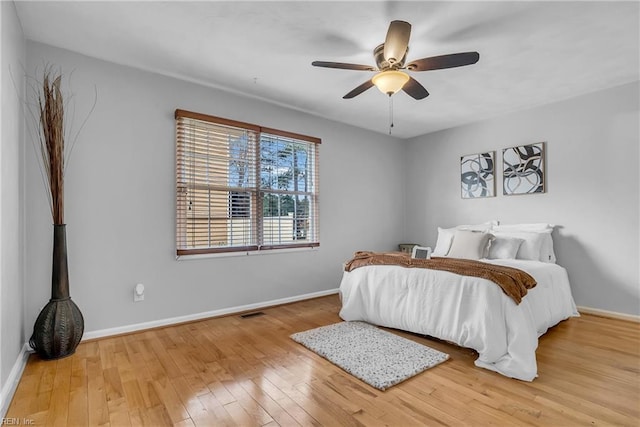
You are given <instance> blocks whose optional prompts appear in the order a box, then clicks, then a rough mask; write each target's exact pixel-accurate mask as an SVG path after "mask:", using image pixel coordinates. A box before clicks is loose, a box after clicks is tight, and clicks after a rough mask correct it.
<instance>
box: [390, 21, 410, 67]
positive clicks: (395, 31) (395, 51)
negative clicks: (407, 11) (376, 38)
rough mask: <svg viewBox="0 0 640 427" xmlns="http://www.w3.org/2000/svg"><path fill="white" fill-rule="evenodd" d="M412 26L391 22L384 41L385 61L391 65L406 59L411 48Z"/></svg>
mask: <svg viewBox="0 0 640 427" xmlns="http://www.w3.org/2000/svg"><path fill="white" fill-rule="evenodd" d="M410 36H411V24H409V23H408V22H405V21H391V24H389V29H388V30H387V38H386V39H385V40H384V59H386V60H387V62H388V63H389V64H391V65H393V64H395V63H396V62H399V61H400V60H402V58H404V55H405V53H407V48H408V47H409V37H410Z"/></svg>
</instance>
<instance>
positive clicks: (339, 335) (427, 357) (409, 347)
mask: <svg viewBox="0 0 640 427" xmlns="http://www.w3.org/2000/svg"><path fill="white" fill-rule="evenodd" d="M291 339H293V340H294V341H296V342H298V343H300V344H302V345H304V346H305V347H307V348H308V349H309V350H311V351H314V352H315V353H317V354H319V355H320V356H322V357H324V358H325V359H327V360H329V361H330V362H331V363H333V364H335V365H337V366H339V367H341V368H342V369H344V370H345V371H347V372H348V373H350V374H351V375H353V376H354V377H356V378H359V379H361V380H362V381H364V382H366V383H367V384H369V385H371V386H372V387H375V388H377V389H379V390H386V389H387V388H389V387H391V386H394V385H396V384H398V383H400V382H402V381H404V380H406V379H407V378H411V377H412V376H414V375H416V374H419V373H420V372H422V371H425V370H427V369H429V368H431V367H433V366H435V365H437V364H439V363H442V362H444V361H445V360H447V359H448V358H449V355H448V354H446V353H442V352H440V351H437V350H434V349H432V348H429V347H427V346H424V345H422V344H418V343H417V342H414V341H411V340H408V339H406V338H402V337H400V336H398V335H394V334H392V333H391V332H387V331H385V330H382V329H379V328H377V327H375V326H373V325H370V324H368V323H364V322H340V323H335V324H333V325H328V326H322V327H320V328H316V329H311V330H308V331H304V332H298V333H295V334H293V335H291Z"/></svg>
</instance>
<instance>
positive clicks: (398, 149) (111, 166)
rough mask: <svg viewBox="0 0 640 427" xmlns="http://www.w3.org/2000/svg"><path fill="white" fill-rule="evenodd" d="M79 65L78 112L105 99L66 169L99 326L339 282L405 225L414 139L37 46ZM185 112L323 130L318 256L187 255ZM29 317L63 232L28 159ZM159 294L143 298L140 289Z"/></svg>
mask: <svg viewBox="0 0 640 427" xmlns="http://www.w3.org/2000/svg"><path fill="white" fill-rule="evenodd" d="M43 63H50V64H54V65H56V66H59V67H61V68H62V70H63V71H64V72H65V73H66V74H67V75H68V74H69V73H70V72H71V71H73V76H72V82H71V85H72V88H73V92H74V93H75V97H76V101H77V106H76V115H75V116H76V117H75V120H76V121H79V120H81V119H82V118H83V116H84V113H85V112H86V111H87V110H88V109H89V108H90V105H91V103H92V101H93V88H94V85H95V87H97V90H98V103H97V107H96V109H95V111H94V112H93V114H92V116H91V117H90V118H89V121H88V122H87V124H86V127H85V129H84V130H83V132H82V133H81V135H80V138H79V140H78V142H77V145H76V146H75V149H74V152H73V157H72V158H71V161H70V163H69V168H68V171H67V175H66V190H65V191H66V197H65V202H66V223H67V239H68V253H69V274H70V288H71V295H72V298H73V300H74V301H75V302H76V303H77V304H78V306H79V307H80V309H81V310H82V312H83V314H84V316H85V326H86V331H88V332H91V331H96V330H102V329H106V328H114V327H119V326H124V325H131V324H136V323H142V322H148V321H153V320H159V319H166V318H172V317H175V316H182V315H189V314H195V313H201V312H207V311H211V310H216V309H222V308H228V307H235V306H239V305H244V304H250V303H257V302H262V301H269V300H273V299H278V298H285V297H291V296H295V295H301V294H307V293H311V292H316V291H322V290H329V289H334V288H337V287H338V285H339V281H340V277H341V265H342V263H343V262H344V261H345V260H347V259H348V258H349V257H350V256H351V255H352V253H353V252H354V251H356V250H360V249H372V250H390V249H394V248H395V247H397V246H396V245H397V243H398V242H399V240H400V239H401V238H402V236H403V234H404V229H403V227H404V224H403V221H404V218H403V216H402V211H403V209H402V206H404V201H405V197H404V192H403V191H402V187H403V183H404V177H403V176H402V174H400V173H393V174H388V173H387V172H388V171H401V170H402V168H403V162H404V151H403V150H404V149H403V145H402V142H401V141H398V140H395V139H393V138H389V137H388V136H385V135H380V134H375V133H372V132H367V131H363V130H361V129H357V128H354V127H350V126H346V125H342V124H338V123H335V122H330V121H327V120H324V119H320V118H316V117H312V116H310V115H307V114H303V113H300V112H296V111H293V110H287V109H284V108H281V107H277V106H274V105H271V104H268V103H264V102H260V101H255V100H251V99H248V98H242V97H239V96H236V95H232V94H228V93H224V92H221V91H217V90H214V89H210V88H206V87H202V86H198V85H195V84H191V83H187V82H183V81H179V80H176V79H172V78H168V77H163V76H159V75H156V74H153V73H148V72H143V71H139V70H135V69H132V68H128V67H124V66H119V65H116V64H113V63H108V62H103V61H100V60H97V59H93V58H89V57H86V56H82V55H78V54H75V53H72V52H69V51H65V50H60V49H57V48H54V47H51V46H47V45H43V44H38V43H33V42H28V44H27V64H28V65H27V69H28V70H29V71H30V72H32V70H34V69H35V68H36V67H40V69H41V68H42V64H43ZM176 108H181V109H186V110H192V111H197V112H201V113H205V114H211V115H217V116H221V117H226V118H230V119H234V120H240V121H246V122H250V123H255V124H259V125H263V126H268V127H273V128H278V129H283V130H287V131H292V132H297V133H303V134H308V135H312V136H316V137H319V138H321V139H322V145H321V147H320V201H321V202H320V203H321V207H320V236H321V239H320V240H321V246H320V248H319V250H317V251H307V252H297V253H280V254H276V253H274V254H270V255H260V256H251V257H231V258H214V259H204V260H189V261H176V260H175V243H174V242H175V178H174V176H175V172H174V170H175V141H174V138H175V137H174V135H175V127H174V119H173V114H174V110H175V109H176ZM26 165H27V170H26V181H27V183H26V185H27V187H26V207H27V209H26V212H27V214H26V223H27V236H26V252H27V259H26V262H27V266H26V270H27V275H26V292H27V295H28V296H29V298H28V301H27V304H26V324H27V325H28V327H29V328H30V327H31V326H30V325H32V324H33V321H34V320H35V318H36V316H37V314H38V311H39V310H40V308H41V307H42V306H43V305H44V304H45V303H46V302H47V300H48V298H49V283H50V268H51V267H50V260H51V239H52V227H51V218H50V216H49V211H48V208H47V205H46V201H45V200H46V199H45V193H44V190H43V188H42V183H41V179H40V174H39V172H38V169H37V166H36V163H35V157H34V156H33V155H30V153H28V155H27V156H26ZM137 282H143V283H144V284H145V286H146V299H145V301H144V302H141V303H133V287H134V285H135V284H136V283H137Z"/></svg>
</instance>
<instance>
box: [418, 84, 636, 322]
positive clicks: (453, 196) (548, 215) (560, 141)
mask: <svg viewBox="0 0 640 427" xmlns="http://www.w3.org/2000/svg"><path fill="white" fill-rule="evenodd" d="M639 93H640V87H639V84H638V83H637V82H636V83H633V84H628V85H624V86H621V87H617V88H614V89H610V90H605V91H601V92H596V93H593V94H590V95H586V96H581V97H579V98H575V99H571V100H567V101H564V102H559V103H555V104H551V105H546V106H542V107H539V108H535V109H532V110H528V111H523V112H519V113H515V114H510V115H508V116H504V117H500V118H496V119H493V120H487V121H484V122H480V123H476V124H471V125H468V126H462V127H458V128H454V129H449V130H445V131H441V132H437V133H433V134H430V135H425V136H422V137H418V138H415V139H413V140H410V141H408V147H407V151H406V155H407V166H408V175H407V194H408V197H407V211H408V212H409V215H408V218H409V222H408V226H407V233H408V235H407V236H406V237H407V238H408V239H409V240H415V241H418V242H421V243H425V244H431V245H434V244H435V240H436V237H437V227H438V226H445V227H446V226H453V225H456V224H463V223H475V222H483V221H486V220H489V219H498V220H500V221H501V222H502V223H505V224H507V223H518V222H550V223H553V224H558V225H560V226H561V227H560V228H559V229H558V230H557V231H556V232H554V235H553V236H554V241H555V248H556V253H557V257H558V263H559V264H561V265H563V266H565V267H566V268H567V270H568V272H569V277H570V280H571V285H572V289H573V294H574V297H575V300H576V303H577V304H578V305H581V306H587V307H592V308H599V309H603V310H611V311H615V312H621V313H628V314H634V315H639V314H640V274H639V270H638V269H639V264H640V252H639V237H638V236H639V233H640V228H639V225H638V223H639V220H640V219H639V218H640V213H639V208H638V206H639V188H640V185H639V175H638V169H639V166H638V165H639V164H640V163H639V160H640V158H639V151H638V146H639V144H640V135H639V133H640V113H639V100H638V98H639ZM540 141H546V150H547V151H546V162H547V163H546V164H547V166H546V167H547V184H548V191H547V193H545V194H539V195H525V196H503V195H502V185H501V184H502V182H501V179H502V170H501V167H502V163H501V162H502V157H501V155H502V151H501V150H502V149H503V148H506V147H511V146H514V145H521V144H529V143H535V142H540ZM485 151H496V155H497V157H496V164H497V169H498V173H497V175H496V178H497V193H498V196H497V197H493V198H487V199H473V200H463V199H461V197H460V176H459V174H460V156H462V155H466V154H473V153H479V152H485Z"/></svg>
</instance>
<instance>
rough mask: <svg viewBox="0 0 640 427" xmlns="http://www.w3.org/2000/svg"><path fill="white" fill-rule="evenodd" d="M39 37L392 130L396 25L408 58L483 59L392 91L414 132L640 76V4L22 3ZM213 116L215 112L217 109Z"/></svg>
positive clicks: (29, 31)
mask: <svg viewBox="0 0 640 427" xmlns="http://www.w3.org/2000/svg"><path fill="white" fill-rule="evenodd" d="M16 7H17V10H18V16H19V17H20V20H21V22H22V26H23V29H24V32H25V35H26V37H27V38H28V39H31V40H35V41H38V42H42V43H47V44H50V45H53V46H58V47H62V48H65V49H69V50H72V51H75V52H79V53H83V54H85V55H89V56H93V57H97V58H100V59H104V60H108V61H112V62H116V63H119V64H125V65H129V66H133V67H137V68H141V69H144V70H149V71H153V72H157V73H160V74H164V75H168V76H174V77H178V78H181V79H185V80H190V81H194V82H198V83H201V84H204V85H208V86H212V87H217V88H222V89H225V90H229V91H232V92H236V93H242V94H246V95H249V96H252V97H256V98H260V99H265V100H268V101H270V102H273V103H276V104H279V105H283V106H287V107H290V108H294V109H298V110H302V111H306V112H309V113H311V114H315V115H318V116H321V117H325V118H328V119H331V120H336V121H340V122H345V123H349V124H352V125H354V126H358V127H362V128H366V129H371V130H373V131H376V132H381V133H387V132H388V112H389V106H388V100H387V97H386V95H383V94H382V93H380V92H379V91H378V90H377V89H375V88H372V89H369V90H368V91H366V92H365V93H363V94H362V95H360V96H358V97H356V98H354V99H351V100H344V99H342V96H343V95H344V94H346V93H347V92H349V91H350V90H351V89H353V88H355V87H356V86H358V85H359V84H361V83H363V82H364V81H366V80H367V79H369V78H371V76H372V75H373V73H372V72H365V71H348V70H335V69H326V68H316V67H312V66H311V62H312V61H314V60H323V61H336V62H350V63H357V64H370V65H375V62H374V60H373V56H372V50H373V49H374V48H375V47H376V46H377V45H378V44H380V43H382V42H383V41H384V38H385V35H386V31H387V28H388V25H389V22H390V21H392V20H394V19H400V20H406V21H408V22H410V23H411V24H412V26H413V28H412V33H411V41H410V44H409V54H408V56H407V62H409V61H411V60H414V59H419V58H423V57H428V56H435V55H442V54H448V53H456V52H465V51H477V52H479V53H480V61H479V62H478V63H477V64H475V65H470V66H467V67H460V68H453V69H447V70H438V71H427V72H420V73H413V74H412V75H413V77H415V78H416V79H417V80H418V81H419V82H420V83H422V84H423V85H424V86H425V87H426V88H427V90H428V91H429V92H430V94H431V95H430V96H429V97H427V98H426V99H423V100H420V101H416V100H414V99H412V98H410V97H409V96H408V95H406V94H405V93H403V92H400V93H398V94H396V95H395V96H394V97H393V101H394V112H395V114H394V115H395V127H394V130H393V134H394V135H395V136H397V137H399V138H409V137H413V136H417V135H421V134H425V133H429V132H433V131H436V130H440V129H445V128H449V127H453V126H457V125H461V124H465V123H470V122H473V121H477V120H481V119H485V118H489V117H494V116H499V115H502V114H505V113H508V112H511V111H516V110H521V109H526V108H530V107H533V106H537V105H541V104H546V103H550V102H553V101H558V100H562V99H566V98H570V97H573V96H577V95H580V94H583V93H588V92H593V91H597V90H600V89H605V88H609V87H614V86H618V85H621V84H624V83H629V82H632V81H636V80H639V79H640V54H639V50H640V41H639V39H640V24H639V21H640V16H639V15H640V3H638V2H636V1H632V2H611V1H606V2H566V3H565V2H427V1H422V2H393V1H386V2H362V1H351V2H324V1H316V2H309V1H299V2H271V1H259V2H239V1H235V2H212V1H210V2H178V1H173V2H79V1H75V2H73V1H72V2H57V1H53V2H18V3H17V4H16ZM204 113H206V111H205V112H204Z"/></svg>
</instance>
